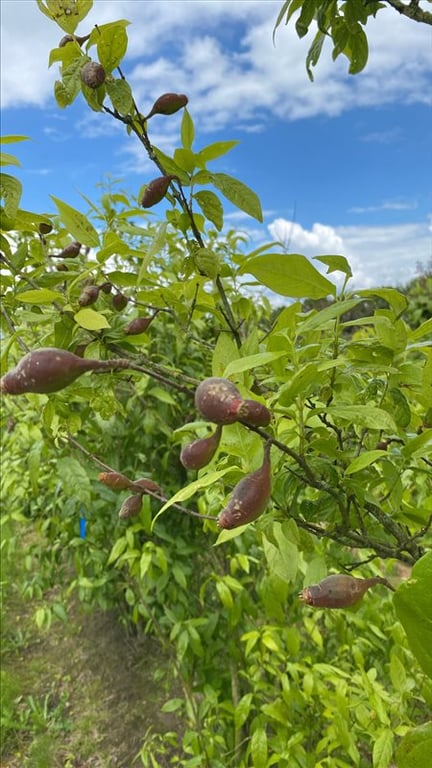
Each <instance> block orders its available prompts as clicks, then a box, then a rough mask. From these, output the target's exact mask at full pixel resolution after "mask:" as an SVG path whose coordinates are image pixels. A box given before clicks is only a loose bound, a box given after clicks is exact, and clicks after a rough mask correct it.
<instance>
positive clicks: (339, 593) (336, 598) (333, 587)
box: [299, 573, 393, 608]
mask: <svg viewBox="0 0 432 768" xmlns="http://www.w3.org/2000/svg"><path fill="white" fill-rule="evenodd" d="M375 584H385V586H386V587H388V588H389V589H392V590H393V587H392V586H391V584H390V583H389V582H388V581H387V579H384V578H381V577H380V576H374V577H372V578H370V579H356V578H355V577H354V576H349V575H348V574H345V573H334V574H332V575H331V576H327V578H325V579H323V580H322V581H320V582H319V584H313V585H312V586H310V587H305V589H303V590H302V591H301V592H300V593H299V598H300V600H302V601H303V602H304V603H307V604H308V605H314V606H316V607H318V608H348V607H349V606H351V605H355V604H356V603H358V602H359V601H360V600H361V599H362V597H363V595H364V594H365V592H366V591H367V590H368V589H369V587H373V586H374V585H375Z"/></svg>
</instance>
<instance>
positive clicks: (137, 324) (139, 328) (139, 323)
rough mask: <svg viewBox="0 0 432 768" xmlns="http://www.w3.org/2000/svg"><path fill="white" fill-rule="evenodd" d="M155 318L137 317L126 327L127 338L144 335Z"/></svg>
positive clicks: (151, 316) (150, 316) (152, 316)
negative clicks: (139, 334)
mask: <svg viewBox="0 0 432 768" xmlns="http://www.w3.org/2000/svg"><path fill="white" fill-rule="evenodd" d="M155 314H156V313H155ZM154 317H155V315H149V316H148V317H136V318H135V319H134V320H131V321H130V323H128V324H127V325H126V326H125V329H124V332H125V334H126V335H127V336H136V335H137V334H138V333H144V331H146V330H147V328H148V327H149V325H150V323H151V321H152V320H153V318H154Z"/></svg>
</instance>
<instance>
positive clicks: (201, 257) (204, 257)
mask: <svg viewBox="0 0 432 768" xmlns="http://www.w3.org/2000/svg"><path fill="white" fill-rule="evenodd" d="M193 260H194V262H195V266H196V268H197V270H198V272H199V273H200V274H201V275H205V276H206V277H210V278H211V279H212V280H215V279H216V278H217V276H218V274H219V271H220V259H219V256H218V255H217V253H215V252H214V251H212V250H211V248H197V249H196V250H195V252H194V254H193Z"/></svg>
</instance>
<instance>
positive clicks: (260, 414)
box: [237, 400, 271, 427]
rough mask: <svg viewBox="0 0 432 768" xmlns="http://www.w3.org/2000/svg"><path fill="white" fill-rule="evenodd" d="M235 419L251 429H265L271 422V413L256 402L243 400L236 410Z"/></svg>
mask: <svg viewBox="0 0 432 768" xmlns="http://www.w3.org/2000/svg"><path fill="white" fill-rule="evenodd" d="M237 418H238V419H239V421H244V422H245V424H250V425H251V426H252V427H267V426H268V425H269V424H270V421H271V413H270V411H269V409H268V408H266V406H265V405H263V404H262V403H259V402H258V400H243V402H242V403H241V405H240V408H239V409H238V414H237Z"/></svg>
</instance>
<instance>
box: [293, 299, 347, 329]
mask: <svg viewBox="0 0 432 768" xmlns="http://www.w3.org/2000/svg"><path fill="white" fill-rule="evenodd" d="M358 304H360V299H345V301H335V302H334V303H333V304H332V305H331V306H330V307H325V309H321V310H320V311H319V312H314V313H313V314H312V315H311V316H310V317H308V318H306V320H303V322H302V323H300V324H299V326H298V333H299V335H302V334H303V333H307V332H308V331H317V330H321V329H323V328H326V327H327V326H328V324H329V323H331V322H332V321H333V320H336V318H337V317H340V316H341V315H343V314H345V312H349V311H350V310H351V309H354V307H356V306H357V305H358Z"/></svg>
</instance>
